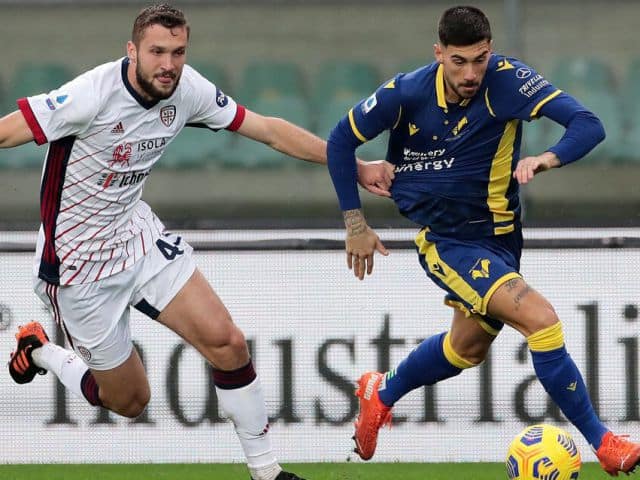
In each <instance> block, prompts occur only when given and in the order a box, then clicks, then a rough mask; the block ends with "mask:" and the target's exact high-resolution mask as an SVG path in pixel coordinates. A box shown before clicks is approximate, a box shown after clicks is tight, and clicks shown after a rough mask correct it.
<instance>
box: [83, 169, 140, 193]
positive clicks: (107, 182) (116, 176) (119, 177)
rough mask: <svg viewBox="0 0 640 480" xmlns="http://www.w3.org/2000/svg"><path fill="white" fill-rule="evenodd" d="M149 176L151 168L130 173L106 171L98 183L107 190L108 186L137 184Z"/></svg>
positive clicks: (118, 186) (116, 186) (119, 186)
mask: <svg viewBox="0 0 640 480" xmlns="http://www.w3.org/2000/svg"><path fill="white" fill-rule="evenodd" d="M148 176H149V170H143V171H141V172H129V173H115V172H108V173H107V172H105V173H102V174H100V177H99V178H98V181H97V182H96V183H97V185H98V186H100V187H102V189H103V190H106V189H107V188H122V187H128V186H131V185H137V184H138V183H140V182H142V181H143V180H144V179H145V178H147V177H148Z"/></svg>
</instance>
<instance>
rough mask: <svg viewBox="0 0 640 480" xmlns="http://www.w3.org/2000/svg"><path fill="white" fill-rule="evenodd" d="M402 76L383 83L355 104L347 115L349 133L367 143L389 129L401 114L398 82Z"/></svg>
mask: <svg viewBox="0 0 640 480" xmlns="http://www.w3.org/2000/svg"><path fill="white" fill-rule="evenodd" d="M402 75H403V74H400V75H397V76H396V77H394V78H393V79H391V80H389V81H388V82H385V83H384V84H383V85H382V86H380V87H379V88H378V89H377V90H376V91H375V92H374V93H373V94H372V95H371V96H369V97H367V98H366V99H364V100H362V101H360V102H359V103H358V104H356V105H355V106H354V107H353V108H352V109H351V110H350V111H349V113H348V114H347V119H348V121H349V126H350V129H351V133H352V134H353V135H354V136H355V137H356V138H357V139H358V140H359V141H360V142H361V143H364V142H368V141H369V140H372V139H373V138H375V137H377V136H378V135H379V134H380V133H382V132H383V131H385V130H389V129H391V128H392V127H393V126H394V125H395V123H396V122H397V120H398V118H399V116H400V113H401V105H402V100H401V94H400V81H401V77H402Z"/></svg>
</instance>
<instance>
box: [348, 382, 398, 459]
mask: <svg viewBox="0 0 640 480" xmlns="http://www.w3.org/2000/svg"><path fill="white" fill-rule="evenodd" d="M383 378H384V374H382V373H378V372H367V373H365V374H363V375H362V376H361V377H360V380H358V388H357V390H356V396H357V397H358V398H359V399H360V400H359V402H358V403H359V405H360V413H359V414H358V418H356V421H355V427H356V432H355V434H354V435H353V440H355V442H356V448H355V450H354V451H355V452H356V453H357V454H358V455H360V458H362V459H363V460H369V459H370V458H371V457H373V454H374V453H375V451H376V444H377V442H378V430H380V428H382V427H384V426H385V425H391V407H387V406H386V405H385V404H384V403H382V401H381V400H380V397H379V396H378V387H379V386H380V382H381V381H382V379H383Z"/></svg>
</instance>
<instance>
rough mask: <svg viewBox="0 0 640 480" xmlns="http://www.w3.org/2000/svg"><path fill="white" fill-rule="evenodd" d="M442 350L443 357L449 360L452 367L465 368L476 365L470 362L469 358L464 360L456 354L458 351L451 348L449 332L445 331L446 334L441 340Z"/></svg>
mask: <svg viewBox="0 0 640 480" xmlns="http://www.w3.org/2000/svg"><path fill="white" fill-rule="evenodd" d="M442 351H443V353H444V357H445V358H446V359H447V362H449V363H450V364H451V365H453V366H454V367H458V368H461V369H463V370H464V369H465V368H471V367H475V366H476V364H475V363H471V362H470V361H469V360H465V359H464V358H462V357H461V356H460V355H458V352H456V351H455V350H454V349H453V346H452V345H451V332H447V334H446V335H445V336H444V340H443V341H442Z"/></svg>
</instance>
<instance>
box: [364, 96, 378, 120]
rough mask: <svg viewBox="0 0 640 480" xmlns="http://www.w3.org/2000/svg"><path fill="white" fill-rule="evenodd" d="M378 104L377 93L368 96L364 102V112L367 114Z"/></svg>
mask: <svg viewBox="0 0 640 480" xmlns="http://www.w3.org/2000/svg"><path fill="white" fill-rule="evenodd" d="M377 104H378V99H377V97H376V94H375V93H374V94H373V95H371V96H370V97H369V98H367V99H366V100H365V101H364V103H363V104H362V113H363V114H364V115H366V114H367V113H369V112H370V111H371V110H373V109H374V108H375V106H376V105H377Z"/></svg>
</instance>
